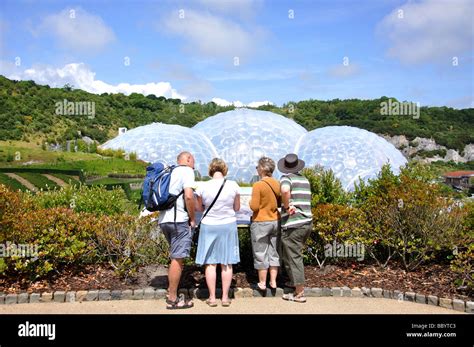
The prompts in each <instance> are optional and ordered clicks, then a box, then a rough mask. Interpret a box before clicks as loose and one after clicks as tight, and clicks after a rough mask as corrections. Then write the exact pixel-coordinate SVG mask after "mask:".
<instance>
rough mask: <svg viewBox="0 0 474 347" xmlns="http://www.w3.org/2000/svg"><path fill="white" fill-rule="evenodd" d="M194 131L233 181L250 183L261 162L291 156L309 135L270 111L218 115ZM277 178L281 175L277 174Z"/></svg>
mask: <svg viewBox="0 0 474 347" xmlns="http://www.w3.org/2000/svg"><path fill="white" fill-rule="evenodd" d="M193 129H196V130H198V131H199V132H201V133H202V134H203V135H205V136H207V137H208V138H209V140H210V141H211V142H212V144H213V145H214V146H215V148H216V150H217V152H218V153H219V156H220V157H221V158H222V159H224V160H225V161H226V163H227V165H228V166H229V173H228V176H229V177H230V178H233V179H236V180H239V181H244V182H250V181H251V179H252V177H253V176H254V175H256V174H257V172H256V170H255V166H256V164H257V161H258V159H260V158H261V157H262V156H267V157H270V158H272V159H273V160H275V161H278V159H280V158H282V157H283V156H284V155H285V154H287V153H289V152H292V151H293V149H294V147H295V144H296V143H297V142H298V140H299V139H300V137H302V136H303V135H304V134H305V133H306V132H307V131H306V129H304V128H303V127H302V126H301V125H299V124H297V123H296V122H294V121H293V120H291V119H288V118H286V117H284V116H281V115H279V114H276V113H272V112H267V111H258V110H250V109H246V108H239V109H236V110H232V111H228V112H223V113H219V114H217V115H215V116H212V117H209V118H206V119H205V120H203V121H202V122H200V123H198V124H196V125H195V126H194V127H193ZM275 171H276V172H275V176H278V175H279V173H278V172H277V170H275Z"/></svg>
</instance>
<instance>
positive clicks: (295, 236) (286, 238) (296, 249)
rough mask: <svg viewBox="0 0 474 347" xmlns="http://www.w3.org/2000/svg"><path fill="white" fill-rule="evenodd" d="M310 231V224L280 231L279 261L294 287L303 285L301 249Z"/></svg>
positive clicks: (311, 228)
mask: <svg viewBox="0 0 474 347" xmlns="http://www.w3.org/2000/svg"><path fill="white" fill-rule="evenodd" d="M312 230H313V224H312V223H308V224H305V225H302V226H299V227H295V228H287V229H282V230H281V260H282V262H283V266H284V267H285V270H286V273H287V274H288V277H289V278H290V282H291V284H292V285H294V286H302V285H304V283H305V278H304V265H303V249H304V247H305V245H306V240H307V239H308V237H309V235H310V234H311V231H312Z"/></svg>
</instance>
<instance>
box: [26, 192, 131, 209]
mask: <svg viewBox="0 0 474 347" xmlns="http://www.w3.org/2000/svg"><path fill="white" fill-rule="evenodd" d="M32 198H33V200H34V201H35V202H36V203H37V204H38V206H40V207H41V208H55V207H66V208H70V209H73V210H74V211H75V212H88V213H92V214H95V215H117V214H123V213H134V212H136V209H135V207H134V205H133V204H131V203H130V201H129V200H128V199H127V196H126V194H125V192H124V191H123V190H122V189H120V188H118V189H111V190H107V189H106V188H105V187H103V186H86V185H81V186H67V187H63V188H61V189H59V190H53V191H43V192H39V193H37V194H35V195H34V196H33V197H32Z"/></svg>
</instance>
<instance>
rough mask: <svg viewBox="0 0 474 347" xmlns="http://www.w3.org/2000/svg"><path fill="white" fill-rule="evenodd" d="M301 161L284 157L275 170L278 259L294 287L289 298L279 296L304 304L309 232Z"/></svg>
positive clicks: (308, 200)
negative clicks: (279, 206) (279, 208)
mask: <svg viewBox="0 0 474 347" xmlns="http://www.w3.org/2000/svg"><path fill="white" fill-rule="evenodd" d="M304 165H305V163H304V161H303V160H301V159H298V156H297V155H296V154H287V155H286V156H285V157H284V158H282V159H280V160H279V161H278V170H280V171H281V172H283V173H284V174H286V175H284V176H282V177H281V179H280V184H281V194H282V205H283V206H282V213H281V253H282V254H281V259H282V262H283V265H284V266H285V270H286V272H287V274H288V276H289V278H290V282H291V283H290V285H291V286H293V287H295V292H294V293H292V294H285V295H283V299H284V300H289V301H295V302H306V297H305V296H304V284H305V277H304V265H303V254H302V252H303V248H304V246H305V244H306V240H307V239H308V237H309V235H310V234H311V231H312V230H313V216H312V213H311V186H310V184H309V181H308V180H307V179H306V177H304V176H303V175H301V174H300V171H301V170H302V169H303V168H304Z"/></svg>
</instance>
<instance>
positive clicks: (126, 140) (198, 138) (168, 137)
mask: <svg viewBox="0 0 474 347" xmlns="http://www.w3.org/2000/svg"><path fill="white" fill-rule="evenodd" d="M101 147H102V148H105V149H107V148H111V149H123V150H124V151H125V152H128V153H131V152H135V153H136V154H137V157H138V158H139V159H141V160H144V161H147V162H155V161H162V162H165V163H167V164H176V156H177V155H178V154H179V153H180V152H182V151H189V152H191V153H192V154H193V155H194V158H195V161H196V165H195V166H196V169H197V170H198V171H199V173H200V174H201V175H203V176H204V175H207V170H208V165H209V163H210V161H211V160H212V158H215V157H217V156H218V155H217V152H216V150H215V148H214V146H213V145H212V143H211V142H210V141H209V140H208V139H207V138H206V137H205V136H203V135H202V134H201V133H199V132H198V131H195V130H193V129H190V128H186V127H183V126H180V125H172V124H163V123H152V124H148V125H144V126H140V127H137V128H134V129H131V130H129V131H127V132H126V133H124V134H121V135H119V136H117V137H115V138H113V139H112V140H109V141H107V142H106V143H104V144H103V145H102V146H101Z"/></svg>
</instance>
